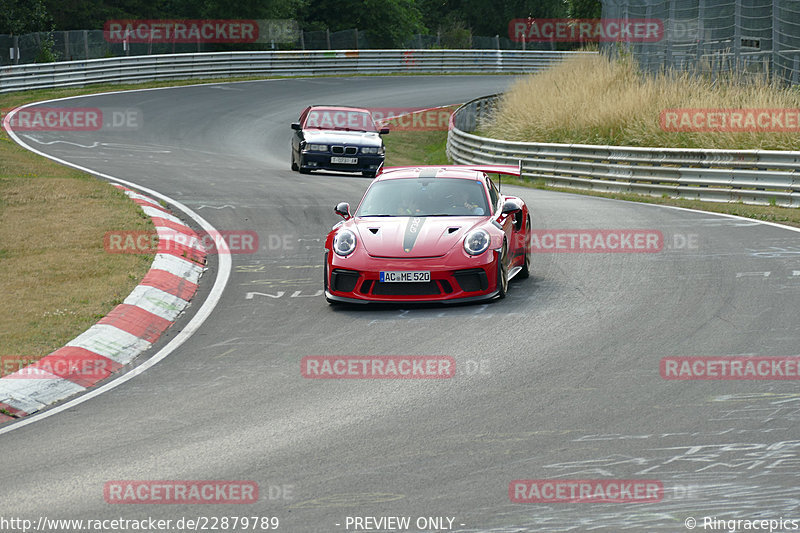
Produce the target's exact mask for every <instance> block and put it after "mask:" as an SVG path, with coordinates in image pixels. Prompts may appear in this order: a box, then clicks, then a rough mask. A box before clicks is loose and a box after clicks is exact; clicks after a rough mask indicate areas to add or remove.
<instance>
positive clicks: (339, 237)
mask: <svg viewBox="0 0 800 533" xmlns="http://www.w3.org/2000/svg"><path fill="white" fill-rule="evenodd" d="M355 249H356V234H355V233H353V232H352V231H350V230H349V229H342V230H339V232H338V233H336V236H335V237H334V238H333V251H334V252H336V253H337V255H341V256H342V257H347V256H348V255H350V254H352V253H353V250H355Z"/></svg>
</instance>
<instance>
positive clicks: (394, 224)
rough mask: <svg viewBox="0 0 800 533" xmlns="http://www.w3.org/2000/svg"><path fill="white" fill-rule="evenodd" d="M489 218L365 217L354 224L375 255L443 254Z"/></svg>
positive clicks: (369, 249)
mask: <svg viewBox="0 0 800 533" xmlns="http://www.w3.org/2000/svg"><path fill="white" fill-rule="evenodd" d="M485 221H486V217H450V216H448V217H435V216H433V217H380V218H378V217H374V218H371V217H364V218H361V219H359V220H358V222H357V223H355V224H353V228H354V229H355V230H356V231H357V232H358V238H359V240H360V241H361V243H362V244H363V245H364V249H365V250H366V251H367V253H368V254H369V255H371V256H373V257H391V258H409V257H441V256H443V255H445V254H446V253H448V252H449V251H450V250H451V249H452V248H453V247H454V246H457V245H459V246H460V245H461V242H462V241H463V239H464V235H466V233H467V232H468V231H470V230H471V229H473V228H475V227H477V226H480V225H482V224H483V223H484V222H485Z"/></svg>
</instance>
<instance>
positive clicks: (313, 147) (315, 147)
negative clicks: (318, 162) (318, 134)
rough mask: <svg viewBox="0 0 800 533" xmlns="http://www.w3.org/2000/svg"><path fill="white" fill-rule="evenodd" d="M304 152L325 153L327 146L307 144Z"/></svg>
mask: <svg viewBox="0 0 800 533" xmlns="http://www.w3.org/2000/svg"><path fill="white" fill-rule="evenodd" d="M306 150H311V151H312V152H327V151H328V145H327V144H307V145H306Z"/></svg>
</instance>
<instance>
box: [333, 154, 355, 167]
mask: <svg viewBox="0 0 800 533" xmlns="http://www.w3.org/2000/svg"><path fill="white" fill-rule="evenodd" d="M331 163H336V164H339V165H357V164H358V158H357V157H336V156H335V155H334V156H331Z"/></svg>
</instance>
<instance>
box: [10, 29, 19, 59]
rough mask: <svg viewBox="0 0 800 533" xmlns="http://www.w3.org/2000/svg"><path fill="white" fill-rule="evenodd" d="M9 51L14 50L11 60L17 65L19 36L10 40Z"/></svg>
mask: <svg viewBox="0 0 800 533" xmlns="http://www.w3.org/2000/svg"><path fill="white" fill-rule="evenodd" d="M11 49H12V50H14V54H13V56H14V57H13V58H12V59H13V60H14V64H15V65H19V35H14V37H12V38H11Z"/></svg>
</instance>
